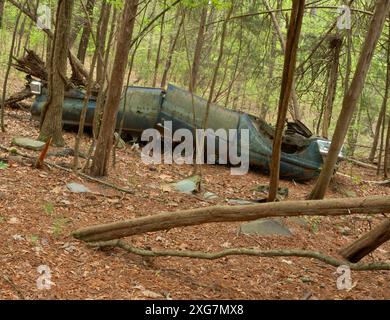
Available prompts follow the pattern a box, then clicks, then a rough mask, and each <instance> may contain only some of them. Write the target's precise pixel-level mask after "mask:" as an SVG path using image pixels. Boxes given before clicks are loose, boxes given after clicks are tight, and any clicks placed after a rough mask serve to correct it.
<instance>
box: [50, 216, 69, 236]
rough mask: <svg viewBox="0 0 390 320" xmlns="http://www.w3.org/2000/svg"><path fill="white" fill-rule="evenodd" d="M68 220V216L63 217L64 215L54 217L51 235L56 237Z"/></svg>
mask: <svg viewBox="0 0 390 320" xmlns="http://www.w3.org/2000/svg"><path fill="white" fill-rule="evenodd" d="M69 222H70V220H69V219H68V218H64V217H59V218H55V219H54V221H53V226H52V231H53V235H54V236H55V237H56V238H58V237H59V236H60V235H61V234H62V232H63V229H64V227H65V226H66V225H67V224H68V223H69Z"/></svg>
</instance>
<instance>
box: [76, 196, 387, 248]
mask: <svg viewBox="0 0 390 320" xmlns="http://www.w3.org/2000/svg"><path fill="white" fill-rule="evenodd" d="M383 212H386V213H387V212H390V197H389V196H384V197H368V198H354V199H348V198H347V199H329V200H320V201H301V200H300V201H283V202H271V203H261V204H254V205H245V206H215V207H207V208H198V209H190V210H180V211H176V212H164V213H159V214H153V215H150V216H146V217H141V218H136V219H132V220H127V221H121V222H114V223H108V224H102V225H97V226H90V227H87V228H83V229H80V230H77V231H75V232H74V233H73V236H74V237H76V238H77V239H80V240H83V241H88V242H91V241H108V240H114V239H120V238H124V237H129V236H133V235H137V234H142V233H146V232H155V231H160V230H169V229H172V228H179V227H188V226H194V225H200V224H205V223H215V222H233V221H250V220H257V219H263V218H270V217H286V216H287V217H292V216H302V215H304V216H311V217H315V216H341V215H348V216H349V215H352V214H370V215H373V214H382V213H383Z"/></svg>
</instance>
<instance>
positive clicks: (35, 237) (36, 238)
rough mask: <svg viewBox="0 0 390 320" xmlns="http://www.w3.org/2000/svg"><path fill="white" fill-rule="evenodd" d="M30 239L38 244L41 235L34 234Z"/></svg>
mask: <svg viewBox="0 0 390 320" xmlns="http://www.w3.org/2000/svg"><path fill="white" fill-rule="evenodd" d="M30 240H31V243H32V244H37V243H38V241H39V237H38V236H36V235H32V236H31V238H30Z"/></svg>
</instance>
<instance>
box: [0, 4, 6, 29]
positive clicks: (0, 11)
mask: <svg viewBox="0 0 390 320" xmlns="http://www.w3.org/2000/svg"><path fill="white" fill-rule="evenodd" d="M4 4H5V0H0V29H2V28H3V16H4Z"/></svg>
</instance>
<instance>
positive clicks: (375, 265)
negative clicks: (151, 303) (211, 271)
mask: <svg viewBox="0 0 390 320" xmlns="http://www.w3.org/2000/svg"><path fill="white" fill-rule="evenodd" d="M88 245H89V246H90V247H93V248H99V249H101V248H110V247H111V248H112V247H118V248H121V249H123V250H126V251H127V252H129V253H133V254H136V255H140V256H144V257H181V258H193V259H205V260H216V259H220V258H224V257H228V256H257V257H269V258H275V257H301V258H311V259H316V260H319V261H322V262H324V263H326V264H329V265H331V266H334V267H339V266H342V265H347V266H349V267H350V268H351V270H357V271H366V270H390V263H385V262H372V263H356V264H355V263H349V262H347V261H344V260H339V259H336V258H333V257H330V256H327V255H324V254H322V253H320V252H317V251H307V250H299V249H286V250H283V249H276V250H266V251H262V250H258V249H252V248H232V249H226V250H223V251H219V252H215V253H209V252H202V251H187V250H182V251H175V250H161V251H157V250H145V249H140V248H136V247H132V246H130V245H128V244H127V243H125V242H123V241H120V240H114V241H105V242H94V243H89V244H88Z"/></svg>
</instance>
